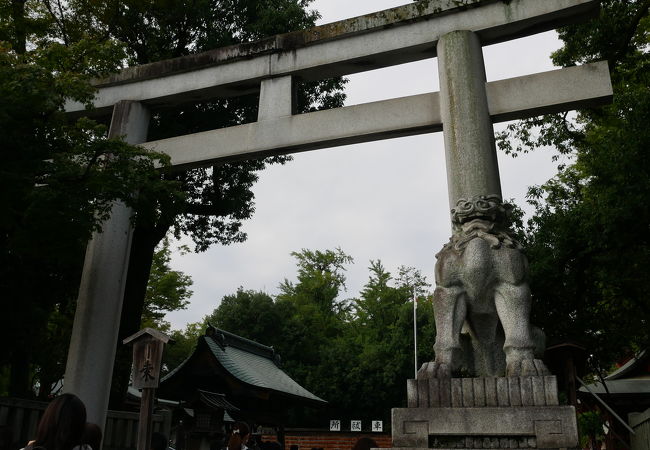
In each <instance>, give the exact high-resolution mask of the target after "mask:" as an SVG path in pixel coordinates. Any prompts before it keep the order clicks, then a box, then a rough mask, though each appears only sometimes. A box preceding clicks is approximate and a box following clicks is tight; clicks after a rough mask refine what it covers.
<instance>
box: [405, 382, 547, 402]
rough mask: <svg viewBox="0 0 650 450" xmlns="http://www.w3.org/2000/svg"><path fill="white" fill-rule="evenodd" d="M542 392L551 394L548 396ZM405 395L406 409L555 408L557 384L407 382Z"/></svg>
mask: <svg viewBox="0 0 650 450" xmlns="http://www.w3.org/2000/svg"><path fill="white" fill-rule="evenodd" d="M545 389H551V390H552V391H551V392H548V393H547V392H546V391H545ZM553 390H554V391H553ZM407 394H408V406H409V408H415V407H420V408H426V407H431V408H436V407H448V406H454V407H461V406H463V407H476V408H483V407H494V406H504V407H505V406H556V405H557V404H558V401H557V381H556V378H555V376H553V375H550V376H548V377H540V376H530V377H499V378H491V377H488V378H451V379H449V378H447V379H445V378H440V379H438V378H430V379H419V380H407ZM547 402H548V403H547Z"/></svg>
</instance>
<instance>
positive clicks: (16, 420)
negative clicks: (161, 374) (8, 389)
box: [0, 398, 171, 450]
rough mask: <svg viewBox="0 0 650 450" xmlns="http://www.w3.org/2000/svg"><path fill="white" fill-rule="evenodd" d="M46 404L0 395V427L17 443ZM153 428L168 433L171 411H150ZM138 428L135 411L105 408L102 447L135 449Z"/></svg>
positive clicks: (28, 436) (27, 435) (28, 437)
mask: <svg viewBox="0 0 650 450" xmlns="http://www.w3.org/2000/svg"><path fill="white" fill-rule="evenodd" d="M46 407H47V403H46V402H38V401H33V400H22V399H16V398H0V427H7V428H8V429H9V430H10V433H11V439H12V440H13V442H15V443H16V444H19V445H20V447H23V446H24V445H25V444H27V442H28V441H29V440H31V439H33V438H34V435H35V433H36V427H37V425H38V421H39V420H40V418H41V415H42V414H43V411H44V410H45V408H46ZM153 424H154V425H153V429H154V431H159V432H161V433H163V434H165V435H166V436H169V432H170V429H171V412H169V411H163V412H160V413H156V414H154V415H153ZM137 432H138V413H137V412H124V411H110V410H109V411H108V417H107V418H106V426H105V427H104V438H103V440H102V442H103V446H102V448H103V450H135V448H136V440H137Z"/></svg>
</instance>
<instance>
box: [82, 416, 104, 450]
mask: <svg viewBox="0 0 650 450" xmlns="http://www.w3.org/2000/svg"><path fill="white" fill-rule="evenodd" d="M81 443H82V444H88V445H90V446H91V447H92V449H93V450H99V447H100V446H101V445H102V429H101V428H99V425H97V424H95V423H90V422H87V423H86V426H85V428H84V434H83V436H82V437H81Z"/></svg>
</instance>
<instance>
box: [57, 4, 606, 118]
mask: <svg viewBox="0 0 650 450" xmlns="http://www.w3.org/2000/svg"><path fill="white" fill-rule="evenodd" d="M597 11H598V1H597V0H543V1H540V0H429V1H426V0H424V1H423V2H418V3H411V4H407V5H403V6H400V7H396V8H392V9H387V10H384V11H379V12H375V13H372V14H368V15H364V16H360V17H355V18H351V19H347V20H342V21H339V22H334V23H330V24H326V25H322V26H318V27H314V28H311V29H308V30H304V31H296V32H292V33H286V34H281V35H277V36H273V37H270V38H267V39H264V40H261V41H257V42H253V43H248V44H241V45H235V46H230V47H223V48H219V49H215V50H211V51H207V52H203V53H199V54H195V55H188V56H184V57H180V58H174V59H170V60H165V61H159V62H156V63H151V64H145V65H141V66H135V67H131V68H128V69H125V70H123V71H122V72H120V73H119V74H116V75H114V76H111V77H109V78H107V79H104V80H98V81H97V82H96V86H97V87H98V89H99V92H98V94H97V96H96V99H95V103H94V106H95V110H94V113H96V114H101V113H104V114H106V113H110V108H112V107H113V105H114V104H115V103H117V102H118V101H120V100H132V101H140V102H143V103H144V104H145V105H148V106H169V105H174V104H179V103H184V102H195V101H200V100H206V99H209V98H215V97H220V98H224V97H228V96H238V95H243V94H246V93H251V92H256V91H259V86H260V82H261V80H263V79H267V78H272V77H278V76H283V75H292V76H294V77H299V78H301V79H303V80H315V79H323V78H328V77H334V76H342V75H348V74H352V73H357V72H362V71H367V70H373V69H377V68H381V67H386V66H391V65H397V64H402V63H406V62H412V61H417V60H421V59H426V58H431V57H434V56H436V43H437V41H438V39H439V37H440V36H442V35H444V34H446V33H448V32H451V31H455V30H469V31H473V32H476V33H477V34H478V35H479V37H480V39H481V42H482V44H483V45H488V44H493V43H496V42H502V41H506V40H510V39H515V38H519V37H523V36H527V35H531V34H534V33H539V32H542V31H547V30H550V29H554V28H557V27H559V26H562V25H566V24H568V23H571V22H575V21H579V20H584V18H585V17H586V16H589V15H591V14H595V13H596V12H597ZM66 110H67V111H69V112H71V113H77V114H83V113H84V112H83V111H84V106H83V105H81V104H79V103H76V102H69V103H68V104H67V105H66ZM85 113H88V112H85Z"/></svg>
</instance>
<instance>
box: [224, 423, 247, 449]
mask: <svg viewBox="0 0 650 450" xmlns="http://www.w3.org/2000/svg"><path fill="white" fill-rule="evenodd" d="M249 435H250V429H249V428H248V425H246V424H245V423H244V422H235V424H234V425H233V426H232V431H231V432H230V439H228V450H241V446H242V445H244V444H246V442H247V441H248V437H249Z"/></svg>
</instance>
